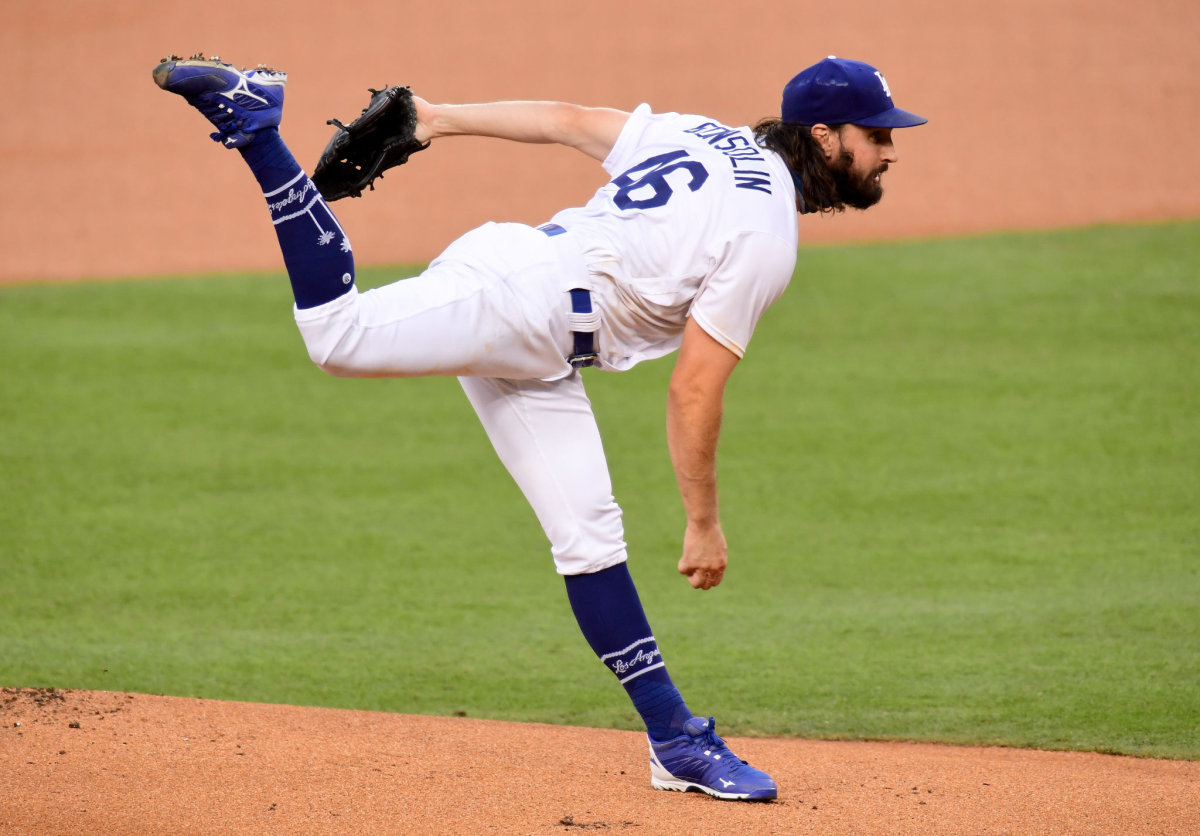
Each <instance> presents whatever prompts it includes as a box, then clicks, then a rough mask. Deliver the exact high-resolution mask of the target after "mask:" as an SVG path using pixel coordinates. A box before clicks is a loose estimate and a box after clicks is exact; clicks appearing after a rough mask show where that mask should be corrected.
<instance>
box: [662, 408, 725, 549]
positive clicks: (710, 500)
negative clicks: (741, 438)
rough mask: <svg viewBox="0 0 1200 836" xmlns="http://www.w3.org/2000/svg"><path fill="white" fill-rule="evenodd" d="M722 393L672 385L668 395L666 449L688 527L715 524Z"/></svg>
mask: <svg viewBox="0 0 1200 836" xmlns="http://www.w3.org/2000/svg"><path fill="white" fill-rule="evenodd" d="M721 394H722V393H721V391H720V390H719V389H718V390H713V389H704V388H695V387H687V386H672V387H671V390H670V392H669V393H668V395H667V446H668V447H669V448H670V451H671V462H672V464H674V466H675V478H676V480H677V481H678V482H679V493H680V495H681V496H682V498H683V507H684V510H685V511H686V512H687V518H688V524H689V525H694V526H710V525H716V524H717V522H718V519H719V514H718V508H717V440H718V438H719V437H720V434H721V408H722V405H721Z"/></svg>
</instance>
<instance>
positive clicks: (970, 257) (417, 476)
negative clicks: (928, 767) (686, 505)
mask: <svg viewBox="0 0 1200 836" xmlns="http://www.w3.org/2000/svg"><path fill="white" fill-rule="evenodd" d="M411 272H412V271H411V270H409V271H405V270H372V271H363V273H362V275H361V276H360V284H362V285H363V286H372V285H378V284H382V283H384V282H386V281H390V280H392V279H393V278H396V277H397V276H400V275H409V274H411ZM290 304H291V301H290V295H289V291H288V286H287V282H286V280H285V279H284V278H283V277H282V274H279V275H235V276H212V277H198V278H181V279H171V280H162V281H129V282H119V281H113V282H98V283H84V284H74V285H59V286H20V287H7V288H0V350H2V351H3V364H2V366H0V684H3V685H10V686H13V685H19V686H35V685H38V686H57V687H67V688H93V689H107V690H130V691H140V692H151V693H159V692H163V693H167V694H176V695H189V696H199V697H212V698H219V699H237V700H254V701H266V702H283V703H296V704H307V705H325V706H341V707H350V708H364V709H381V710H387V711H400V712H419V713H435V714H450V713H453V712H455V711H466V712H467V714H468V715H469V716H472V717H492V718H502V719H512V720H536V721H543V722H550V723H571V724H580V725H590V726H605V727H607V726H616V727H621V728H631V729H632V728H639V727H640V724H639V722H638V721H637V718H636V717H635V716H634V715H633V713H632V711H631V709H630V708H629V706H628V704H627V702H626V700H625V697H624V694H623V692H622V691H621V689H620V687H619V686H618V684H617V683H616V681H615V680H614V678H613V677H612V675H611V674H609V673H607V671H606V670H605V669H604V668H603V667H602V666H601V665H600V664H599V662H597V661H596V659H595V658H594V657H593V656H592V654H591V652H590V651H589V650H588V648H587V645H586V644H585V643H584V641H583V638H582V636H581V635H580V634H579V631H578V628H577V627H576V626H575V623H574V620H573V619H572V617H571V613H570V610H569V607H568V605H567V600H566V595H565V593H564V591H563V584H562V580H561V579H560V578H559V577H558V576H557V575H556V574H555V573H554V569H553V564H552V562H551V560H550V555H549V549H548V547H547V545H546V543H545V540H544V537H543V535H542V533H541V530H540V529H539V528H538V526H537V522H536V520H535V519H534V516H533V513H532V512H531V511H530V510H529V509H528V507H527V506H526V505H525V504H524V500H523V499H522V497H521V496H520V493H519V492H518V490H517V489H516V487H515V486H514V484H513V483H512V482H511V480H510V479H509V477H508V475H507V474H506V473H505V472H504V470H503V468H502V467H501V465H500V464H499V462H498V461H497V460H496V458H495V455H494V454H493V453H492V451H491V448H490V446H489V445H488V442H487V440H486V438H485V436H484V434H483V431H482V430H481V429H480V427H479V426H478V423H477V421H476V419H475V416H474V413H473V412H472V411H471V408H470V406H469V405H468V404H467V402H466V399H465V398H464V397H463V395H462V393H461V391H460V390H459V388H458V384H457V383H456V382H455V381H454V380H446V379H434V380H416V381H347V380H335V379H333V378H329V377H326V376H324V375H322V374H321V373H320V372H319V371H318V370H317V369H316V368H315V367H313V366H312V365H311V364H310V362H309V361H308V358H307V355H306V353H305V351H304V348H303V345H302V343H301V341H300V337H299V335H298V333H297V332H296V329H295V326H294V324H293V322H292V318H291V313H290ZM671 365H672V361H671V360H670V359H667V360H662V361H658V362H657V363H649V364H645V365H643V366H641V367H639V368H637V369H635V370H634V371H632V372H629V373H626V374H623V375H611V374H604V373H598V372H588V373H587V375H586V376H587V382H588V386H589V391H590V393H591V395H592V397H593V400H594V402H595V406H596V412H597V415H598V419H599V421H600V425H601V429H602V431H603V432H604V434H605V440H606V444H607V450H608V454H609V459H610V463H611V466H612V471H613V478H614V482H615V489H616V493H617V498H618V500H620V501H621V503H622V505H623V507H624V508H625V514H626V516H625V519H626V525H627V536H628V540H629V543H630V547H631V555H632V558H631V568H632V571H633V573H634V577H635V578H636V579H637V580H638V582H639V586H640V588H641V591H642V597H643V600H644V601H645V603H646V607H647V610H648V612H649V615H650V619H651V623H652V624H653V625H654V627H655V632H656V634H657V635H658V636H659V638H660V642H661V644H662V646H663V648H664V652H665V654H666V659H667V661H668V663H669V664H670V666H671V670H672V673H673V675H674V677H675V679H676V681H677V682H678V683H679V684H680V685H681V687H682V689H683V691H684V694H685V697H687V699H688V702H689V704H690V705H691V707H692V708H693V709H694V710H696V711H698V712H704V713H706V714H707V713H711V714H715V715H716V716H717V718H718V721H719V722H720V723H721V727H722V728H723V729H724V730H727V731H732V732H735V733H741V734H772V735H776V734H783V735H803V736H808V737H848V738H859V737H864V738H908V739H918V740H939V741H949V742H983V743H1000V744H1010V745H1018V746H1039V747H1049V748H1070V749H1096V750H1101V751H1113V752H1125V753H1133V754H1142V755H1160V756H1170V757H1181V758H1200V223H1178V224H1164V225H1154V226H1136V227H1104V228H1094V229H1087V230H1077V231H1066V232H1055V233H1046V234H1005V235H992V236H986V237H979V238H971V239H961V240H946V241H933V242H907V243H889V244H879V245H869V246H852V247H829V248H812V249H805V250H803V251H802V252H801V257H800V261H799V266H798V271H797V278H796V280H795V282H794V283H793V285H792V287H791V288H790V289H789V291H788V292H787V294H786V295H785V296H784V298H783V299H782V301H781V302H779V303H778V304H777V305H776V306H775V307H774V308H773V309H772V310H771V311H769V312H768V314H767V316H766V317H765V319H764V320H763V322H762V323H761V325H760V327H759V330H758V333H757V334H756V336H755V339H754V343H753V345H752V346H751V349H750V352H749V354H748V356H747V358H746V360H745V361H744V362H743V364H742V367H741V368H740V369H739V370H738V371H737V372H736V373H735V375H734V378H733V380H732V382H731V384H730V390H729V394H728V397H727V416H726V424H725V433H724V440H723V442H722V446H721V463H720V467H721V479H722V501H723V517H724V524H725V529H726V534H727V535H728V538H729V542H730V555H731V568H730V570H729V573H728V574H727V576H726V581H725V584H724V585H722V586H721V587H720V588H719V589H718V590H716V591H713V592H708V593H699V592H696V591H694V590H692V589H691V588H690V587H689V586H688V585H687V583H686V581H685V580H683V579H682V578H681V577H679V576H678V575H677V574H676V573H675V569H674V567H675V563H676V561H677V559H678V550H679V542H680V537H681V534H682V527H683V515H682V510H681V507H680V503H679V499H678V495H677V493H676V490H675V487H674V481H673V478H672V473H671V468H670V462H669V460H668V457H667V451H666V444H665V434H664V402H665V386H666V382H667V379H668V376H669V375H670V372H671Z"/></svg>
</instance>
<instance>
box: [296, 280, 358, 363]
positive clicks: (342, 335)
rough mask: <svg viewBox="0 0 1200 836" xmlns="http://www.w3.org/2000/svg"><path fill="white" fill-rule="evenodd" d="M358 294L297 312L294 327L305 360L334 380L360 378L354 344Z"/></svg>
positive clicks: (356, 328)
mask: <svg viewBox="0 0 1200 836" xmlns="http://www.w3.org/2000/svg"><path fill="white" fill-rule="evenodd" d="M356 296H357V294H347V295H346V296H343V297H341V298H339V299H335V300H334V301H333V302H330V303H328V304H326V305H322V306H320V307H317V308H308V309H303V310H297V311H296V325H297V326H298V327H299V329H300V336H301V337H302V338H303V339H304V346H305V348H307V349H308V357H309V359H310V360H312V361H313V363H314V364H315V365H316V367H317V368H318V369H320V370H321V371H323V372H325V373H326V374H330V375H333V376H334V377H361V376H362V372H361V370H359V369H357V368H356V365H357V364H356V363H355V352H354V351H353V344H354V342H355V339H354V335H355V332H356V331H357V330H358V306H357V301H358V300H357V299H356V298H354V297H356Z"/></svg>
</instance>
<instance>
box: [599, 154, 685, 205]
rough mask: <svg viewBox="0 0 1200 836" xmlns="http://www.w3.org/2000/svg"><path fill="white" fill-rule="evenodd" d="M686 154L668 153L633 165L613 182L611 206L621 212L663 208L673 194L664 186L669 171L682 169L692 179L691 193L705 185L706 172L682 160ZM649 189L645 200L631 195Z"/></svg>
mask: <svg viewBox="0 0 1200 836" xmlns="http://www.w3.org/2000/svg"><path fill="white" fill-rule="evenodd" d="M687 155H688V153H687V151H670V152H668V153H666V154H659V155H658V156H656V157H651V158H650V159H648V160H643V161H642V162H640V163H638V164H637V165H635V166H634V167H633V168H631V169H629V170H628V171H626V172H625V173H624V174H622V175H621V176H620V177H616V178H614V179H613V181H612V182H613V185H615V186H616V187H617V194H616V196H615V197H614V198H613V202H614V203H616V204H617V207H618V208H620V209H653V208H654V207H655V206H662V205H663V204H664V203H666V202H667V201H668V200H670V199H671V195H673V194H674V193H675V192H674V191H672V189H671V184H670V183H668V182H667V175H668V174H670V173H671V172H672V171H679V170H680V169H683V170H685V171H687V172H689V173H690V174H691V175H692V179H691V180H689V181H688V184H687V185H688V188H689V189H691V190H692V191H693V192H694V191H696V190H697V189H699V188H700V187H701V186H703V185H704V181H706V180H707V179H708V171H707V170H706V169H705V168H704V166H703V165H701V164H700V163H699V162H697V161H696V160H685V159H682V158H683V157H686V156H687ZM642 189H650V190H651V193H650V194H647V195H645V196H644V197H634V196H633V193H634V192H641V191H642Z"/></svg>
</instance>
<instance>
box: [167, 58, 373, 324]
mask: <svg viewBox="0 0 1200 836" xmlns="http://www.w3.org/2000/svg"><path fill="white" fill-rule="evenodd" d="M154 81H155V83H156V84H158V86H159V87H161V88H162V89H164V90H167V91H168V92H171V93H177V94H179V95H180V96H183V98H184V99H185V100H186V101H187V102H188V104H190V105H192V106H193V107H194V108H196V109H197V110H199V111H200V112H201V113H202V114H203V115H204V116H205V118H207V119H208V120H209V122H211V123H212V124H213V126H214V127H215V128H216V129H217V130H216V131H215V132H214V133H212V134H210V136H211V137H212V138H213V140H214V141H217V142H219V143H221V145H223V146H225V147H226V148H236V149H237V150H238V151H239V152H240V154H241V156H242V159H244V160H245V161H246V163H247V165H249V166H250V170H251V171H252V172H253V173H254V176H255V178H256V179H257V180H258V184H259V186H260V187H261V188H262V192H263V197H264V198H265V199H266V201H267V207H268V208H269V209H270V211H271V222H272V223H273V224H274V225H275V233H276V236H277V237H278V239H279V248H280V250H282V251H283V261H284V264H285V265H286V266H287V271H288V278H289V279H290V280H291V283H292V293H293V295H294V296H295V299H296V307H298V308H301V309H304V308H313V307H317V306H318V305H323V304H325V303H327V302H330V301H332V300H334V299H336V298H338V297H339V296H342V295H343V294H345V293H347V292H348V291H349V290H350V288H351V287H353V284H354V255H353V253H352V252H351V249H350V239H349V238H347V237H346V233H345V232H344V231H343V230H342V227H341V225H340V224H339V223H338V221H337V218H335V217H334V216H333V212H332V211H331V210H330V208H329V206H328V204H326V202H325V200H324V198H322V197H321V195H320V193H319V192H318V191H317V188H316V186H315V185H313V182H312V180H310V179H309V177H308V175H307V174H305V173H304V170H303V169H302V168H301V167H300V165H299V163H297V162H296V160H295V158H294V157H293V156H292V154H291V152H290V151H288V148H287V146H286V145H285V144H284V142H283V140H282V139H281V138H280V136H279V122H280V119H281V118H282V115H283V94H284V86H285V85H286V83H287V74H286V73H281V72H275V71H274V70H270V69H267V68H266V67H259V68H257V69H254V70H249V71H239V70H238V69H236V68H235V67H233V66H232V65H230V64H225V63H222V62H221V61H220V60H219V59H217V58H213V59H205V58H204V57H203V56H202V55H195V56H193V57H192V58H190V59H186V60H185V59H180V58H176V57H174V56H172V57H170V58H167V59H164V60H163V61H162V62H161V63H160V64H159V65H158V66H157V67H155V68H154Z"/></svg>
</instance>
